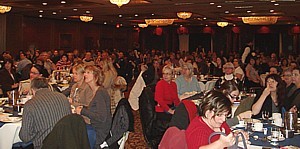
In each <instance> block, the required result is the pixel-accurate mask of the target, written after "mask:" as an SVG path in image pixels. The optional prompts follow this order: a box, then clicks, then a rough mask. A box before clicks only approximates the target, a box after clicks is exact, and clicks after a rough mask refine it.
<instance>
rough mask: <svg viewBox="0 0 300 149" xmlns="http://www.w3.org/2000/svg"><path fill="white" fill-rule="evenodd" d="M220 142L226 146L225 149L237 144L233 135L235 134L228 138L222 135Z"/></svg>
mask: <svg viewBox="0 0 300 149" xmlns="http://www.w3.org/2000/svg"><path fill="white" fill-rule="evenodd" d="M219 141H220V142H221V144H223V145H224V147H229V146H232V145H233V144H234V143H235V136H234V135H233V133H230V134H229V135H227V136H224V135H220V139H219Z"/></svg>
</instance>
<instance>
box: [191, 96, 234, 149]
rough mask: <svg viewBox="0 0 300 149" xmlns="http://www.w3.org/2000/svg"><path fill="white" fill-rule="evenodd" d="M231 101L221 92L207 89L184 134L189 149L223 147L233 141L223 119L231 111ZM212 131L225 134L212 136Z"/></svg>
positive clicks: (230, 144) (231, 134)
mask: <svg viewBox="0 0 300 149" xmlns="http://www.w3.org/2000/svg"><path fill="white" fill-rule="evenodd" d="M231 105H232V104H231V102H230V100H229V99H228V98H227V96H226V95H224V94H223V93H222V92H219V91H215V90H212V91H209V92H208V93H207V94H206V95H205V96H204V99H203V100H202V102H201V103H200V105H199V116H198V117H195V118H194V120H193V121H192V122H191V123H190V125H189V126H188V128H187V130H186V132H185V135H186V142H187V146H188V148H189V149H202V148H208V149H211V148H225V147H229V146H232V145H233V144H234V143H235V137H234V135H233V133H232V132H231V130H230V128H229V126H228V125H227V124H226V122H225V120H226V118H227V117H228V115H229V114H230V112H231ZM213 132H224V133H225V134H226V135H227V136H223V135H220V136H214V137H213V138H212V139H211V141H212V143H211V144H209V143H208V138H209V136H210V134H212V133H213Z"/></svg>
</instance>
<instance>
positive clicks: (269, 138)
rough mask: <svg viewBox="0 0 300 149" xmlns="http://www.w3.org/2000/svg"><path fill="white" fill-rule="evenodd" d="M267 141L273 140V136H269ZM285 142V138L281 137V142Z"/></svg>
mask: <svg viewBox="0 0 300 149" xmlns="http://www.w3.org/2000/svg"><path fill="white" fill-rule="evenodd" d="M267 139H268V140H272V138H271V136H267ZM284 140H285V138H284V137H280V138H279V141H284Z"/></svg>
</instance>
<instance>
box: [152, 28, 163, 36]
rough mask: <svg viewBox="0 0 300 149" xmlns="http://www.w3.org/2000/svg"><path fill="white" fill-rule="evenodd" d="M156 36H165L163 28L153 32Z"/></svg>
mask: <svg viewBox="0 0 300 149" xmlns="http://www.w3.org/2000/svg"><path fill="white" fill-rule="evenodd" d="M153 34H154V35H157V36H161V35H162V34H163V29H162V28H161V27H157V28H155V29H154V31H153Z"/></svg>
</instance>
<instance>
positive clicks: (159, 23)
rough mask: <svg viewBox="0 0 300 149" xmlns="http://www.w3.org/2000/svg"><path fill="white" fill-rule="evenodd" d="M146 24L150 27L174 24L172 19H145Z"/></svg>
mask: <svg viewBox="0 0 300 149" xmlns="http://www.w3.org/2000/svg"><path fill="white" fill-rule="evenodd" d="M145 22H146V24H148V25H151V26H167V25H171V24H173V22H174V19H145Z"/></svg>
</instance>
